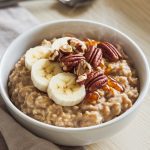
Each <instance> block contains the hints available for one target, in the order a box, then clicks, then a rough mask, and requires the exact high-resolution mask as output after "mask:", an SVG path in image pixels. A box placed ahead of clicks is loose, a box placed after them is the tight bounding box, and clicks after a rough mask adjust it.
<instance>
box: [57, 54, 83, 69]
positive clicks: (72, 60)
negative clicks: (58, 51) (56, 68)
mask: <svg viewBox="0 0 150 150" xmlns="http://www.w3.org/2000/svg"><path fill="white" fill-rule="evenodd" d="M84 59H85V57H84V56H83V55H82V54H81V53H79V54H70V55H66V56H65V55H64V56H62V57H61V59H60V62H61V65H62V67H63V70H64V71H71V70H72V69H74V67H76V66H77V65H78V64H79V62H80V61H81V60H84Z"/></svg>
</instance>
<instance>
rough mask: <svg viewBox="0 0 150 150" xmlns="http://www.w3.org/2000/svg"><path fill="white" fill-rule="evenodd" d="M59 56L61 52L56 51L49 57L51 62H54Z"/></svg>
mask: <svg viewBox="0 0 150 150" xmlns="http://www.w3.org/2000/svg"><path fill="white" fill-rule="evenodd" d="M59 55H60V53H59V51H58V50H55V51H54V52H52V53H51V54H50V55H49V60H52V61H54V60H56V59H58V57H59Z"/></svg>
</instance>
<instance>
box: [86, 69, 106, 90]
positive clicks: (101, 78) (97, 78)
mask: <svg viewBox="0 0 150 150" xmlns="http://www.w3.org/2000/svg"><path fill="white" fill-rule="evenodd" d="M106 84H107V77H106V75H104V74H103V73H102V72H99V71H93V72H91V73H89V74H88V75H87V80H86V81H85V87H86V90H87V91H90V92H92V91H95V90H97V89H99V88H101V87H103V86H104V85H106Z"/></svg>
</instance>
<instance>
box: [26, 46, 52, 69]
mask: <svg viewBox="0 0 150 150" xmlns="http://www.w3.org/2000/svg"><path fill="white" fill-rule="evenodd" d="M50 51H51V48H50V47H48V46H36V47H34V48H30V49H29V50H28V51H27V52H26V54H25V66H26V68H28V69H29V70H31V68H32V65H33V64H34V63H35V62H36V61H37V60H39V59H41V58H48V57H49V53H50Z"/></svg>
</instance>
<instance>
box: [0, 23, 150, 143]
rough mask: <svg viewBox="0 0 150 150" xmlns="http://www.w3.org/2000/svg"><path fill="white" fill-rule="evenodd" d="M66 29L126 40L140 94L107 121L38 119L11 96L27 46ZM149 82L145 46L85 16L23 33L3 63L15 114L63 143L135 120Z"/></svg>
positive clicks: (3, 82)
mask: <svg viewBox="0 0 150 150" xmlns="http://www.w3.org/2000/svg"><path fill="white" fill-rule="evenodd" d="M63 33H73V34H75V35H78V36H79V37H89V38H95V39H101V38H104V39H107V40H109V41H117V42H120V43H122V44H123V46H124V48H125V52H126V53H127V54H128V55H129V56H130V58H131V59H132V60H133V62H134V63H135V66H136V68H137V70H138V73H139V78H140V95H139V97H138V99H137V101H136V102H135V104H134V105H133V106H132V107H131V108H130V109H129V110H127V111H126V112H125V113H124V114H122V115H120V116H119V117H116V118H115V119H113V120H111V121H108V122H106V123H103V124H100V125H96V126H91V127H83V128H63V127H56V126H52V125H48V124H45V123H42V122H39V121H37V120H34V119H32V118H30V117H28V116H27V115H25V114H24V113H22V112H21V111H20V110H19V109H17V108H16V107H15V106H14V105H13V104H12V102H11V101H10V99H9V96H8V92H7V80H8V75H9V73H10V71H11V70H12V68H13V67H14V64H15V63H16V62H17V60H18V59H19V58H20V57H21V56H22V55H23V54H24V53H25V51H26V50H27V49H29V48H30V47H33V46H35V45H36V44H38V43H39V42H41V41H42V40H43V39H44V38H48V39H51V38H52V37H57V36H61V35H62V34H63ZM148 85H149V67H148V63H147V61H146V58H145V56H144V54H143V52H142V50H141V49H140V48H139V47H138V46H137V44H136V43H135V42H134V41H133V40H131V39H130V38H129V37H128V36H126V35H125V34H123V33H122V32H120V31H118V30H116V29H114V28H112V27H109V26H107V25H104V24H101V23H96V22H92V21H84V20H65V21H57V22H49V23H46V24H42V25H39V26H36V27H34V28H32V29H31V30H29V31H27V32H25V33H24V34H22V35H20V36H19V37H18V38H17V39H16V40H15V41H14V42H13V43H12V44H11V45H10V46H9V48H8V49H7V51H6V53H5V55H4V56H3V58H2V60H1V64H0V90H1V94H2V97H3V99H4V102H5V104H6V106H7V108H8V110H9V111H10V112H11V114H12V115H13V116H14V117H15V118H16V119H17V120H18V121H19V122H20V123H21V124H22V125H24V126H25V127H26V128H28V129H29V130H30V131H31V132H34V133H35V134H37V135H39V136H40V137H43V138H46V139H48V140H51V141H53V142H55V143H58V144H61V145H72V146H77V145H78V146H79V145H87V144H91V143H94V142H96V141H98V140H100V139H103V138H105V137H109V136H111V135H113V134H115V133H117V132H118V131H120V130H121V129H123V128H124V127H126V126H127V125H128V123H129V122H130V121H132V120H133V118H134V116H135V114H136V111H137V109H138V107H139V105H140V104H141V102H142V101H143V100H144V96H145V94H146V92H147V90H148Z"/></svg>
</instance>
